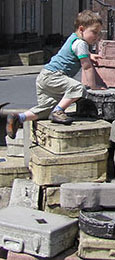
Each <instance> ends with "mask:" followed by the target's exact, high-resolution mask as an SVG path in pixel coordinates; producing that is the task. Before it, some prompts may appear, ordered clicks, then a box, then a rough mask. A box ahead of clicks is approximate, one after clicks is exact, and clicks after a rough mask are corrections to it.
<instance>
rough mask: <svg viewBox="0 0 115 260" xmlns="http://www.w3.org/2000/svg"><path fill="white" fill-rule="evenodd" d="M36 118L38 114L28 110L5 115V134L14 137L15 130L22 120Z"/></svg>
mask: <svg viewBox="0 0 115 260" xmlns="http://www.w3.org/2000/svg"><path fill="white" fill-rule="evenodd" d="M37 119H38V116H37V115H36V114H33V113H32V112H31V111H29V110H28V111H26V112H24V113H20V114H9V115H8V117H7V124H6V132H7V135H8V136H9V137H10V138H12V139H15V137H16V133H17V130H18V128H19V126H20V125H21V124H22V123H23V122H25V121H29V120H32V121H34V120H37Z"/></svg>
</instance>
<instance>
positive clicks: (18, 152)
mask: <svg viewBox="0 0 115 260" xmlns="http://www.w3.org/2000/svg"><path fill="white" fill-rule="evenodd" d="M6 143H7V156H13V157H24V139H23V129H18V131H17V134H16V138H15V139H11V138H10V137H9V136H6Z"/></svg>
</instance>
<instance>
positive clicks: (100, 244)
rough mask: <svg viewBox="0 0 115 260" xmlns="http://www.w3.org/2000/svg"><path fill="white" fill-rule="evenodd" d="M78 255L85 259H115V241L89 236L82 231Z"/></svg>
mask: <svg viewBox="0 0 115 260" xmlns="http://www.w3.org/2000/svg"><path fill="white" fill-rule="evenodd" d="M78 255H79V256H80V257H81V258H84V259H99V260H104V259H105V260H109V259H110V260H112V259H115V240H113V239H104V238H98V237H93V236H89V235H87V234H85V233H84V232H83V231H80V243H79V247H78Z"/></svg>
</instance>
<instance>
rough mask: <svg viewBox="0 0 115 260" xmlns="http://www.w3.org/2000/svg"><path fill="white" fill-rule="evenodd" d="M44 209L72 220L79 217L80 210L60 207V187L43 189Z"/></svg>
mask: <svg viewBox="0 0 115 260" xmlns="http://www.w3.org/2000/svg"><path fill="white" fill-rule="evenodd" d="M42 193H43V200H42V209H43V210H44V211H46V212H49V213H55V214H60V215H66V216H68V217H71V218H77V217H78V216H79V211H80V210H79V209H75V210H74V209H71V210H70V209H65V208H61V206H60V187H43V188H42Z"/></svg>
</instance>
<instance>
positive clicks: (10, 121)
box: [6, 114, 21, 139]
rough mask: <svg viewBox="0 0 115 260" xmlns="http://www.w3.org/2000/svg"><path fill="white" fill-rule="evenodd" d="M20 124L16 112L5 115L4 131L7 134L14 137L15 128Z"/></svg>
mask: <svg viewBox="0 0 115 260" xmlns="http://www.w3.org/2000/svg"><path fill="white" fill-rule="evenodd" d="M20 125H21V123H20V121H19V116H18V115H17V114H10V115H8V116H7V123H6V132H7V135H8V136H9V137H10V138H12V139H15V137H16V133H17V130H18V128H19V126H20Z"/></svg>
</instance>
